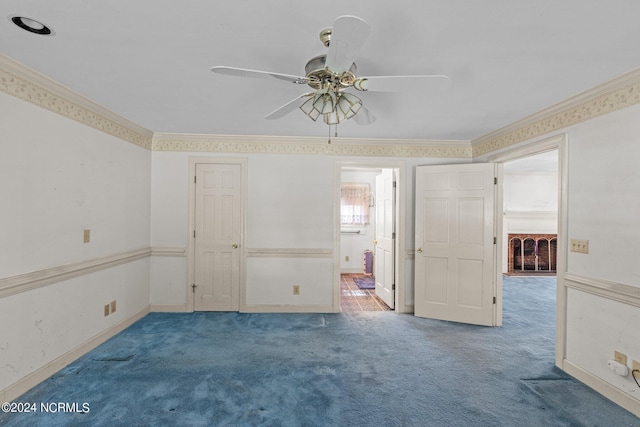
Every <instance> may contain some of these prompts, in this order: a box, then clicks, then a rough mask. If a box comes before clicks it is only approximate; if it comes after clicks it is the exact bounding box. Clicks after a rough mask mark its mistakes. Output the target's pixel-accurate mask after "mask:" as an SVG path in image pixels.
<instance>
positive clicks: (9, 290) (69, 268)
mask: <svg viewBox="0 0 640 427" xmlns="http://www.w3.org/2000/svg"><path fill="white" fill-rule="evenodd" d="M150 254H151V248H149V247H146V248H140V249H134V250H130V251H126V252H120V253H117V254H112V255H108V256H104V257H99V258H93V259H88V260H84V261H79V262H74V263H71V264H65V265H59V266H55V267H50V268H46V269H44V270H39V271H33V272H30V273H25V274H19V275H17V276H11V277H5V278H3V279H0V298H2V297H7V296H9V295H14V294H18V293H21V292H27V291H30V290H32V289H36V288H40V287H42V286H46V285H50V284H52V283H57V282H61V281H63V280H69V279H72V278H74V277H78V276H82V275H85V274H89V273H93V272H95V271H99V270H104V269H107V268H111V267H115V266H117V265H121V264H126V263H128V262H131V261H135V260H138V259H142V258H146V257H148V256H149V255H150Z"/></svg>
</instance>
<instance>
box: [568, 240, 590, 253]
mask: <svg viewBox="0 0 640 427" xmlns="http://www.w3.org/2000/svg"><path fill="white" fill-rule="evenodd" d="M571 252H578V253H581V254H588V253H589V241H588V240H582V239H571Z"/></svg>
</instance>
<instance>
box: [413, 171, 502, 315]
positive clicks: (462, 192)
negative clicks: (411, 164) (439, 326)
mask: <svg viewBox="0 0 640 427" xmlns="http://www.w3.org/2000/svg"><path fill="white" fill-rule="evenodd" d="M496 176H497V174H496V166H495V164H493V163H473V164H460V165H439V166H419V167H417V168H416V199H415V200H416V213H415V218H416V230H415V233H416V240H415V245H416V246H415V247H416V262H415V315H416V316H420V317H428V318H434V319H442V320H449V321H454V322H462V323H471V324H476V325H485V326H495V325H496V324H497V323H496V322H497V321H496V319H497V304H496V299H495V297H496V295H497V293H496V281H497V279H496V274H494V271H495V270H494V269H495V264H496V263H495V257H496V250H495V247H496V246H495V238H496V234H495V233H496V231H495V230H496V227H495V222H494V212H495V199H496V196H495V192H496V187H497V185H495V184H496V183H497V178H496Z"/></svg>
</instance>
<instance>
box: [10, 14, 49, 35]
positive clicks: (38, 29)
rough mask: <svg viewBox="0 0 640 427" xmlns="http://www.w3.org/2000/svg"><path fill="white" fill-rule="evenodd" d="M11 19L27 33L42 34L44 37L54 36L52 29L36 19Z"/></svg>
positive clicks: (14, 17)
mask: <svg viewBox="0 0 640 427" xmlns="http://www.w3.org/2000/svg"><path fill="white" fill-rule="evenodd" d="M9 19H10V20H11V22H13V23H14V24H16V25H17V26H18V27H20V28H22V29H23V30H25V31H29V32H30V33H34V34H40V35H42V36H52V35H53V30H52V29H51V28H49V27H47V26H46V25H45V24H43V23H42V22H38V21H36V20H35V19H31V18H25V17H24V16H10V17H9Z"/></svg>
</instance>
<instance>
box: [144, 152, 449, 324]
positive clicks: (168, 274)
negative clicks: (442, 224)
mask: <svg viewBox="0 0 640 427" xmlns="http://www.w3.org/2000/svg"><path fill="white" fill-rule="evenodd" d="M207 156H209V157H214V158H239V157H242V158H245V159H247V169H248V183H247V191H248V194H247V209H246V224H247V225H246V230H245V231H246V233H245V234H246V241H245V249H247V250H249V251H250V252H251V255H250V256H248V257H247V259H246V300H245V301H241V304H242V303H245V304H246V307H245V309H246V310H247V311H269V310H275V311H278V310H282V311H309V310H316V311H330V310H332V309H333V308H332V305H333V304H334V301H333V298H334V277H335V276H334V274H336V273H337V272H336V271H335V270H334V255H333V254H334V251H335V250H336V248H335V247H334V246H335V245H336V241H335V232H336V230H335V228H336V221H337V218H336V217H335V215H334V208H335V206H334V205H335V200H336V197H337V195H338V194H339V193H337V191H338V186H339V180H340V177H339V176H336V174H335V171H336V167H337V165H338V164H341V163H359V164H367V163H369V164H384V163H385V161H386V162H390V163H393V164H396V165H397V164H406V168H405V170H404V177H403V178H402V182H401V183H400V185H402V186H403V187H404V190H403V191H404V192H405V194H406V195H407V197H406V200H405V205H404V209H405V213H406V217H405V218H404V220H405V247H404V248H402V249H401V250H402V251H404V254H405V256H407V255H406V254H408V253H409V252H410V251H411V250H412V249H413V246H414V245H413V238H414V237H413V229H414V225H413V197H412V196H411V195H412V194H413V181H414V170H415V166H416V165H418V164H420V165H424V164H436V163H455V162H460V159H443V158H438V159H426V158H425V159H415V158H413V159H384V158H375V159H372V158H366V157H360V158H356V157H339V156H325V155H298V154H246V155H232V154H229V155H227V154H217V153H215V154H213V153H201V152H164V151H154V152H153V153H152V159H153V160H152V164H153V167H152V191H151V193H152V194H151V206H152V218H151V245H152V247H154V248H156V247H158V248H159V247H169V248H175V247H182V248H186V246H187V245H188V243H189V237H188V223H189V221H188V203H189V200H188V194H189V184H190V182H191V179H190V178H189V176H188V175H189V158H190V157H207ZM341 237H342V238H344V236H341ZM341 240H342V239H341ZM278 249H290V250H292V251H291V252H292V253H294V254H298V255H299V256H289V255H287V256H284V255H278V254H276V253H274V252H277V250H278ZM313 250H321V251H324V253H325V255H313V253H309V252H310V251H311V252H312V251H313ZM338 250H340V248H338ZM327 252H330V255H328V256H327V255H326V253H327ZM360 262H361V261H360ZM405 266H406V269H405V283H404V284H405V289H404V291H405V292H404V296H403V298H404V303H405V304H406V305H408V306H412V305H413V279H412V277H413V276H412V269H413V259H412V258H411V257H408V258H407V261H406V263H405ZM188 268H189V266H188V265H187V262H186V258H184V257H182V256H176V257H167V256H154V257H152V260H151V305H152V307H154V306H155V307H157V309H158V310H163V309H167V310H174V309H177V308H178V307H180V306H182V307H183V308H184V310H187V311H188V310H190V309H191V307H188V306H187V305H188V304H186V303H187V292H186V286H187V277H188ZM294 284H297V285H300V295H298V296H293V295H292V286H293V285H294ZM163 307H164V308H163Z"/></svg>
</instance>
